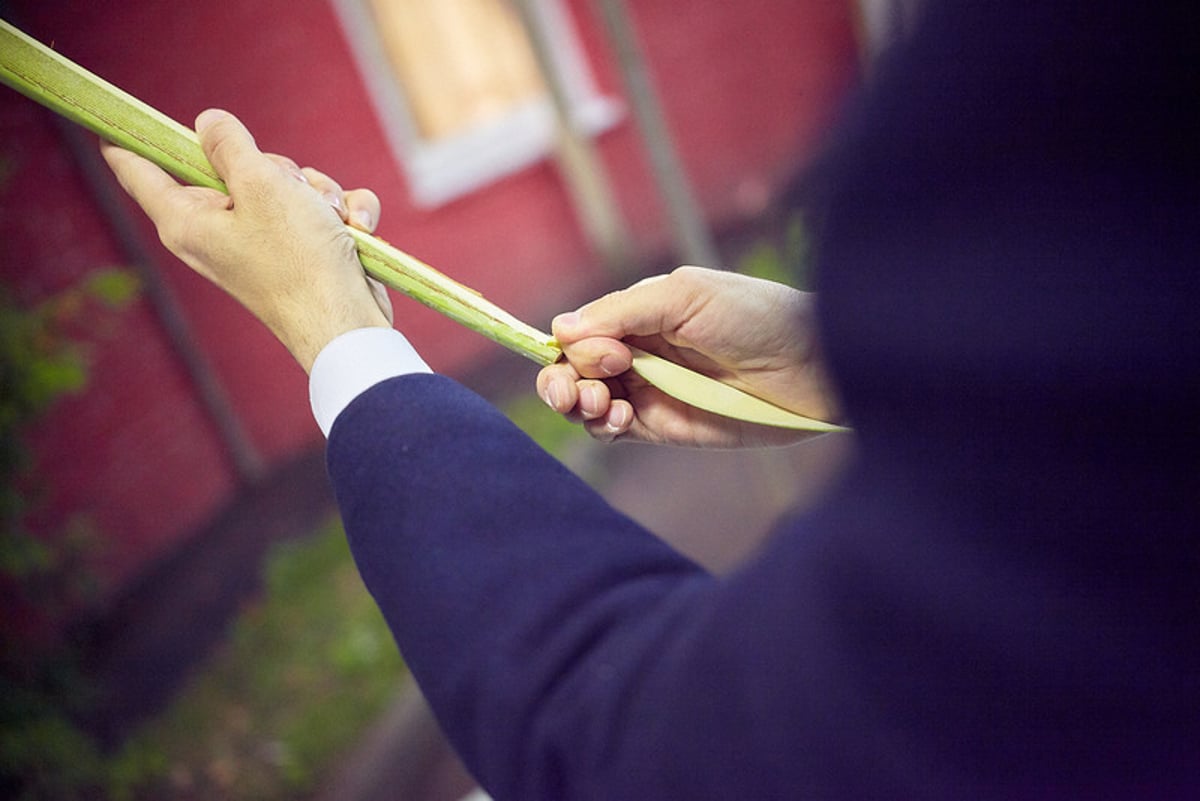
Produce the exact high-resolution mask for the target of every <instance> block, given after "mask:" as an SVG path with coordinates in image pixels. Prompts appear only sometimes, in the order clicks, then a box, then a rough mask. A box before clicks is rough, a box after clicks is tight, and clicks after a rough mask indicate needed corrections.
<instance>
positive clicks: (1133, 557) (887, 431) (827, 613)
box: [329, 2, 1200, 801]
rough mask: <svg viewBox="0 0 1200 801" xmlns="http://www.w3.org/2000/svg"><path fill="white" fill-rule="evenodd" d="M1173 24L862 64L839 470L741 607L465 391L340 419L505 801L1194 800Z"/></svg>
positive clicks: (833, 186)
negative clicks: (866, 78) (867, 83)
mask: <svg viewBox="0 0 1200 801" xmlns="http://www.w3.org/2000/svg"><path fill="white" fill-rule="evenodd" d="M1170 5H1172V4H1169V3H1167V4H1155V3H1115V2H1075V3H1014V2H971V3H951V4H948V5H946V6H935V7H933V8H931V9H930V11H929V12H928V14H927V19H926V21H925V24H924V26H923V27H922V29H921V31H920V33H919V34H918V35H917V36H916V37H915V39H914V40H913V41H912V42H911V44H910V46H908V47H906V48H904V49H903V50H902V51H900V52H898V53H896V54H895V55H894V56H893V57H891V58H889V59H888V60H887V61H886V62H885V63H884V64H883V66H882V67H881V70H880V72H879V74H878V75H877V76H876V77H875V79H874V82H873V83H872V85H871V90H870V92H869V93H868V95H867V96H865V97H864V98H863V99H862V101H861V102H859V103H857V104H856V105H855V106H854V107H853V108H852V109H850V110H849V111H848V113H847V122H846V126H845V127H844V128H843V129H842V130H841V131H840V132H839V134H838V136H837V137H836V141H834V142H833V143H832V144H831V149H830V153H829V156H828V158H827V160H826V161H825V162H824V167H823V169H822V170H821V171H819V172H818V173H817V175H816V176H815V178H814V180H815V181H816V187H817V191H816V195H815V196H816V197H818V198H819V208H820V210H821V214H820V215H819V220H818V221H817V229H816V230H817V232H818V241H819V252H818V257H819V260H820V290H821V295H820V303H821V325H822V337H823V340H824V343H825V347H826V351H827V354H828V358H829V361H830V364H831V368H832V370H833V372H834V374H835V376H836V379H837V383H838V386H839V389H840V391H841V394H842V396H843V400H844V403H845V407H846V409H847V410H848V413H849V416H850V417H851V419H852V420H853V423H854V425H855V427H856V429H857V431H858V434H857V436H858V443H859V447H858V448H857V454H858V455H857V458H856V460H855V462H854V464H853V465H852V466H851V467H850V469H849V470H848V471H847V473H846V474H845V476H844V477H843V478H842V479H841V481H840V482H839V483H838V485H837V486H836V487H835V488H834V489H833V490H832V491H831V492H830V493H829V494H828V496H827V497H826V498H825V499H824V500H823V502H821V503H820V504H819V505H818V506H817V508H816V509H815V510H813V511H811V512H809V513H807V514H805V515H804V516H802V517H796V518H793V519H788V520H785V521H783V522H782V523H781V525H780V526H779V529H778V531H777V533H776V535H775V536H774V537H773V539H772V540H771V541H770V543H769V544H768V546H767V547H766V549H765V550H764V551H763V552H762V553H761V555H760V556H758V557H757V558H755V559H754V560H753V561H751V562H750V563H748V564H747V565H745V566H744V567H743V568H741V569H740V570H738V571H737V572H736V573H734V574H733V575H731V576H728V577H724V578H715V577H713V576H710V575H708V574H706V573H705V572H704V571H702V570H700V569H699V568H698V567H697V566H696V565H694V564H692V563H690V562H688V561H687V560H686V559H684V558H682V557H681V556H680V555H678V554H677V553H675V552H673V551H672V550H671V549H670V548H668V547H667V546H666V545H664V544H662V543H661V542H660V541H659V540H658V539H656V538H655V537H654V536H653V535H652V534H651V533H649V532H647V531H645V530H643V529H641V528H640V527H639V526H638V525H636V524H634V523H633V522H631V521H630V520H628V519H626V518H624V517H623V516H622V515H620V514H618V513H617V512H615V511H613V510H612V509H610V508H609V507H608V506H607V505H606V504H605V503H604V502H603V501H602V500H601V499H600V498H599V497H597V496H596V495H595V494H594V493H593V492H592V491H591V490H590V489H589V488H588V487H587V486H585V485H584V484H583V483H582V482H581V481H579V480H578V479H576V478H575V477H574V476H572V475H571V474H570V473H568V472H567V471H566V470H565V469H564V468H563V467H561V466H560V465H559V464H557V463H555V462H554V461H553V460H552V459H550V458H548V457H547V456H545V455H544V454H543V453H542V452H541V451H540V450H539V449H538V448H537V447H536V446H535V445H534V444H532V443H531V442H529V441H528V440H527V439H526V438H525V437H524V436H523V435H522V434H521V433H520V432H518V431H517V430H515V429H514V428H513V427H512V426H511V425H509V424H508V423H507V421H506V420H505V419H504V418H503V417H502V416H501V415H500V414H498V413H497V412H496V411H495V410H494V409H493V408H491V407H490V406H489V405H488V404H486V403H485V402H484V401H482V400H481V399H479V398H478V397H476V396H475V395H473V394H471V393H470V392H468V391H466V390H465V389H463V388H462V387H460V386H459V385H457V384H455V383H454V382H453V381H451V380H449V379H447V378H444V377H439V376H406V377H401V378H396V379H393V380H391V381H388V382H386V383H384V384H381V385H379V386H377V387H375V388H373V389H371V390H369V391H368V392H367V393H365V394H364V395H362V396H360V397H359V398H358V399H357V400H355V401H354V402H353V403H352V404H351V405H350V406H349V407H348V409H347V410H346V411H345V412H344V413H343V414H342V416H341V417H339V419H338V420H337V422H336V424H335V426H334V428H333V431H332V434H331V437H330V441H329V469H330V474H331V476H332V479H333V482H334V484H335V487H336V491H337V496H338V500H339V504H340V506H341V509H342V512H343V515H344V519H345V523H346V528H347V532H348V535H349V538H350V542H351V544H352V547H353V550H354V555H355V558H356V560H357V562H358V564H359V566H360V569H361V571H362V574H363V577H364V579H365V581H366V583H367V586H368V587H369V588H370V590H371V592H372V593H373V594H374V596H375V598H376V599H377V601H378V603H379V605H380V607H381V608H382V610H383V612H384V614H385V616H386V617H387V619H388V622H389V624H390V625H391V627H392V630H393V631H394V633H395V636H396V639H397V642H398V644H399V646H400V648H401V651H402V652H403V654H404V656H405V658H406V659H407V661H408V664H409V665H410V667H411V669H412V671H413V673H414V675H415V676H416V678H417V680H418V681H419V682H420V684H421V686H422V688H423V689H424V691H425V693H426V694H427V696H428V698H429V700H430V703H431V704H432V706H433V708H434V710H435V712H436V713H437V715H438V717H439V719H440V721H441V722H442V725H443V726H444V728H445V730H446V733H447V734H448V736H449V738H450V740H451V741H452V742H453V744H454V745H455V746H456V748H457V749H458V750H459V752H460V753H461V755H462V757H463V758H464V760H465V762H466V764H467V765H468V767H469V768H470V769H471V770H472V772H473V773H474V774H475V775H476V776H477V777H478V778H479V779H480V780H481V782H482V783H483V784H484V786H485V787H486V788H488V789H489V790H490V791H491V792H492V793H493V794H494V795H495V796H496V797H497V798H498V799H557V798H580V799H688V800H689V801H696V800H697V799H710V798H711V799H756V800H757V799H776V798H778V799H803V798H846V799H867V798H961V799H975V798H988V797H1004V798H1021V799H1026V798H1030V799H1032V798H1037V799H1043V798H1059V797H1061V798H1083V797H1091V798H1097V797H1124V798H1156V797H1158V798H1188V797H1191V798H1195V797H1200V447H1198V446H1200V324H1198V321H1200V291H1198V287H1200V249H1198V248H1197V234H1196V230H1197V228H1198V227H1200V215H1198V214H1197V211H1198V208H1200V206H1198V204H1197V192H1198V191H1200V184H1198V183H1197V173H1196V150H1197V143H1198V142H1200V134H1198V132H1197V129H1196V125H1195V113H1196V111H1195V110H1196V106H1197V95H1196V93H1195V79H1196V75H1197V67H1196V56H1195V53H1194V51H1195V47H1196V45H1195V42H1196V41H1197V40H1196V37H1195V26H1194V24H1193V23H1192V22H1191V21H1190V20H1188V19H1185V17H1186V16H1188V15H1186V14H1184V15H1181V18H1180V19H1179V20H1172V19H1169V17H1170V14H1171V13H1172V12H1171V11H1170V10H1162V9H1161V8H1160V7H1161V6H1170ZM1178 5H1179V6H1181V7H1182V6H1184V5H1186V4H1178ZM731 536H734V534H732V533H731Z"/></svg>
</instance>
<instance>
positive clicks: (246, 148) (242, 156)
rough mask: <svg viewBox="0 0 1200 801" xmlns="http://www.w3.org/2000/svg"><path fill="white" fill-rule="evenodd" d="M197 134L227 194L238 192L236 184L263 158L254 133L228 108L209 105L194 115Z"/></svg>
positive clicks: (259, 163)
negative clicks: (225, 109) (226, 187)
mask: <svg viewBox="0 0 1200 801" xmlns="http://www.w3.org/2000/svg"><path fill="white" fill-rule="evenodd" d="M196 134H197V135H198V136H199V137H200V146H201V147H202V148H203V149H204V155H205V156H207V157H208V160H209V163H211V164H212V166H213V168H214V169H215V170H216V171H217V174H218V175H220V176H221V178H222V180H224V181H225V184H226V185H227V186H228V187H229V191H230V194H231V195H233V196H234V197H237V195H238V184H239V183H241V181H242V180H243V179H244V178H245V177H246V176H248V175H254V174H256V173H257V172H258V170H259V169H260V168H261V166H262V165H264V164H267V163H269V162H270V160H269V159H264V158H263V154H262V152H261V151H260V150H259V149H258V145H256V144H255V142H254V137H253V136H251V134H250V131H248V130H247V129H246V126H245V125H242V123H241V121H240V120H239V119H238V118H237V117H235V116H233V115H232V114H230V113H229V112H228V111H221V110H220V109H208V110H206V111H202V112H200V115H199V116H198V117H196Z"/></svg>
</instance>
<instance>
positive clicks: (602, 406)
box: [576, 380, 612, 420]
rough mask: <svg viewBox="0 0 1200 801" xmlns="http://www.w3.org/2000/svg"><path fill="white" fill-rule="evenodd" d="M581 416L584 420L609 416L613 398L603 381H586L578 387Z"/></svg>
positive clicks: (581, 382)
mask: <svg viewBox="0 0 1200 801" xmlns="http://www.w3.org/2000/svg"><path fill="white" fill-rule="evenodd" d="M576 386H577V391H578V393H579V402H578V404H577V406H578V409H579V414H580V415H581V416H582V417H583V419H584V420H596V419H599V418H601V417H604V416H605V415H606V414H608V409H609V406H611V405H612V396H611V395H610V394H609V391H608V386H607V385H606V384H605V383H604V382H603V381H593V380H584V381H580V382H579V383H578V384H577V385H576Z"/></svg>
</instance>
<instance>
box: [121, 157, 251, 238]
mask: <svg viewBox="0 0 1200 801" xmlns="http://www.w3.org/2000/svg"><path fill="white" fill-rule="evenodd" d="M100 152H101V154H102V155H103V156H104V160H105V161H106V162H108V166H109V168H110V169H111V170H112V171H113V174H115V175H116V176H117V181H118V182H119V183H120V184H121V187H122V188H123V189H124V190H125V191H126V192H127V193H128V194H129V196H130V197H131V198H133V200H134V202H136V203H137V204H138V205H139V206H141V207H142V210H143V211H145V212H146V215H147V216H148V217H149V218H150V219H151V220H152V221H153V222H155V223H156V224H160V223H161V222H162V221H163V220H166V219H169V218H171V217H174V216H176V215H177V214H178V213H179V211H180V210H181V209H192V208H194V207H195V205H196V204H197V203H198V202H203V201H202V200H201V199H202V198H205V197H209V198H210V200H209V201H208V203H209V204H210V205H213V206H214V207H217V208H224V207H225V206H226V205H227V204H228V198H226V197H225V196H224V195H223V194H221V193H220V192H217V191H216V190H202V189H197V188H196V187H191V188H188V187H184V186H181V185H180V184H179V183H178V182H176V180H175V179H174V178H172V177H171V176H170V175H168V174H167V173H166V172H165V171H163V170H162V169H161V168H159V167H158V166H157V165H155V164H153V163H152V162H150V161H147V160H146V159H144V158H142V157H141V156H139V155H137V154H136V153H131V152H130V151H128V150H125V149H124V148H122V147H118V146H117V145H114V144H111V143H109V142H103V143H101V146H100Z"/></svg>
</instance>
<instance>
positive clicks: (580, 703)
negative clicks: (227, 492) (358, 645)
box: [328, 376, 869, 799]
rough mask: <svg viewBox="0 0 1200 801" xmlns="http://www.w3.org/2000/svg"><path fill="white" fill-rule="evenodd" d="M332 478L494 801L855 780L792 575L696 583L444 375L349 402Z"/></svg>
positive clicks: (394, 612)
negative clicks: (800, 611) (841, 748)
mask: <svg viewBox="0 0 1200 801" xmlns="http://www.w3.org/2000/svg"><path fill="white" fill-rule="evenodd" d="M328 464H329V470H330V474H331V476H332V479H333V482H334V485H335V488H336V492H337V498H338V502H339V505H340V507H341V509H342V513H343V517H344V520H345V525H346V530H347V534H348V536H349V539H350V544H351V546H352V549H353V553H354V556H355V559H356V561H357V563H358V565H359V568H360V570H361V572H362V575H363V578H364V580H365V582H366V584H367V586H368V588H369V589H370V591H371V593H372V594H373V596H374V597H375V599H376V600H377V602H378V604H379V606H380V608H381V609H382V610H383V612H384V615H385V616H386V618H387V620H388V622H389V625H390V626H391V628H392V630H393V632H394V634H395V636H396V639H397V642H398V644H399V647H400V649H401V652H402V653H403V654H404V656H405V658H406V660H407V662H408V664H409V666H410V668H411V670H412V672H413V674H414V676H415V678H416V679H417V681H418V682H419V684H420V685H421V687H422V689H423V691H424V692H425V693H426V695H427V697H428V698H429V701H430V703H431V705H432V707H433V708H434V710H435V712H436V713H437V715H438V717H439V720H440V722H441V723H442V725H443V727H444V729H445V731H446V732H447V734H448V737H449V738H450V740H451V741H452V743H453V744H454V745H455V747H456V749H458V751H459V753H460V754H461V755H462V757H463V759H464V761H465V762H466V764H467V765H468V766H469V767H470V769H471V770H472V771H473V772H474V774H475V775H476V776H477V778H479V779H480V780H481V782H482V783H483V784H484V785H485V787H487V789H489V790H490V791H491V792H492V793H493V794H494V795H495V796H496V797H497V798H501V799H504V798H521V799H541V798H668V797H680V796H679V795H678V794H679V793H683V794H685V797H687V798H690V799H700V798H731V797H739V796H738V794H739V793H741V792H745V791H747V789H748V788H756V795H755V797H756V798H788V797H793V794H794V792H795V791H796V789H797V786H798V784H797V782H800V783H806V782H811V783H813V784H814V785H817V784H820V783H821V782H823V781H828V780H829V779H830V777H831V776H832V775H837V774H839V773H841V774H842V775H841V783H843V784H845V786H849V787H853V786H855V785H856V784H860V783H861V780H862V778H863V777H862V776H859V777H858V778H857V779H856V778H855V776H854V774H853V772H851V771H849V770H845V766H846V765H848V764H850V762H851V761H853V760H848V759H846V758H845V755H844V753H843V754H841V755H837V754H836V752H837V749H838V747H839V744H838V743H836V742H834V739H835V738H834V736H833V732H835V731H837V730H839V729H842V730H845V729H846V728H847V727H846V725H845V722H846V720H847V719H848V718H853V717H854V715H853V714H848V713H847V711H846V708H845V706H844V704H845V703H846V702H849V698H848V697H840V696H839V694H838V692H837V691H836V689H835V688H836V687H837V686H838V682H837V679H836V674H837V666H836V665H833V664H830V663H824V662H822V661H821V659H823V658H824V657H823V656H822V655H823V654H825V653H826V651H825V650H824V649H823V647H822V640H823V639H824V636H825V635H824V634H823V633H822V632H821V631H818V630H807V627H809V626H810V625H811V624H810V623H806V621H805V620H803V619H800V618H798V617H796V616H795V615H793V614H792V613H791V612H790V611H788V610H795V609H796V608H798V607H803V606H804V605H806V604H808V601H807V600H806V599H805V598H804V597H797V596H796V594H797V593H800V594H801V595H803V594H804V593H808V592H812V591H813V588H814V587H819V586H820V585H821V582H820V581H808V580H806V578H805V577H804V576H802V575H799V574H798V573H797V572H796V570H795V567H796V563H795V560H794V559H791V558H781V559H779V560H773V559H764V560H759V562H758V563H756V564H757V566H756V567H755V568H754V571H753V573H752V574H747V575H737V576H733V577H731V578H728V579H722V580H718V579H715V578H713V577H712V576H710V575H708V574H707V573H706V572H704V571H703V570H701V569H700V568H698V567H697V566H696V565H694V564H692V563H691V562H689V561H688V560H686V559H685V558H683V557H682V556H680V555H679V554H678V553H677V552H675V551H673V550H672V549H670V548H669V547H667V546H666V545H665V544H663V543H662V542H661V541H660V540H658V539H657V538H656V537H654V536H653V535H652V534H650V533H649V532H647V531H645V530H643V529H642V528H640V527H639V526H638V525H636V524H635V523H633V522H632V521H630V520H629V519H627V518H626V517H624V516H623V515H622V514H620V513H618V512H616V511H614V510H613V509H612V508H611V507H609V506H608V505H607V504H606V503H605V502H604V501H603V499H601V498H600V497H598V496H597V495H596V494H595V493H594V492H593V491H592V490H591V489H590V488H589V487H588V486H586V485H585V484H584V483H582V482H581V481H580V480H579V479H577V478H576V477H575V476H573V475H571V474H570V473H569V472H568V471H566V470H565V468H563V467H562V466H561V465H559V464H558V463H557V462H556V461H554V460H553V459H551V458H550V457H549V456H548V455H546V454H545V453H544V452H543V451H542V450H541V449H540V448H539V447H538V446H537V445H536V444H534V443H533V442H532V441H530V440H529V439H527V438H526V437H525V435H524V434H523V433H522V432H520V431H519V430H518V429H516V428H515V427H513V426H512V425H511V424H510V423H509V422H508V421H507V420H506V419H505V418H504V417H503V416H502V415H501V414H500V413H499V412H498V411H496V410H495V409H494V408H492V407H491V406H490V405H488V404H487V403H486V402H485V401H483V400H482V399H480V398H479V397H477V396H476V395H474V394H472V393H470V392H469V391H467V390H465V389H464V388H463V387H461V386H459V385H458V384H456V383H454V382H453V381H451V380H449V379H447V378H444V377H440V376H405V377H401V378H396V379H393V380H391V381H388V382H385V383H384V384H381V385H378V386H376V387H375V388H373V389H371V390H369V391H368V392H367V393H365V394H364V395H363V396H360V397H359V398H358V399H357V400H355V401H354V402H353V403H352V404H351V405H350V406H349V407H348V408H347V410H346V411H345V412H343V414H342V416H341V417H339V418H338V420H337V423H336V424H335V426H334V428H333V431H332V432H331V437H330V441H329V452H328ZM764 582H766V586H770V587H772V588H774V590H773V591H772V592H770V593H764V592H760V591H758V590H759V589H761V588H762V586H763V584H764ZM813 655H816V656H813ZM817 657H821V658H817ZM802 685H803V686H808V687H810V688H811V691H808V690H803V689H802ZM839 719H841V721H842V725H840V726H837V725H833V724H834V723H836V721H838V720H839ZM855 747H861V744H858V745H856V746H855ZM865 762H866V763H868V764H869V760H868V761H865Z"/></svg>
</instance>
